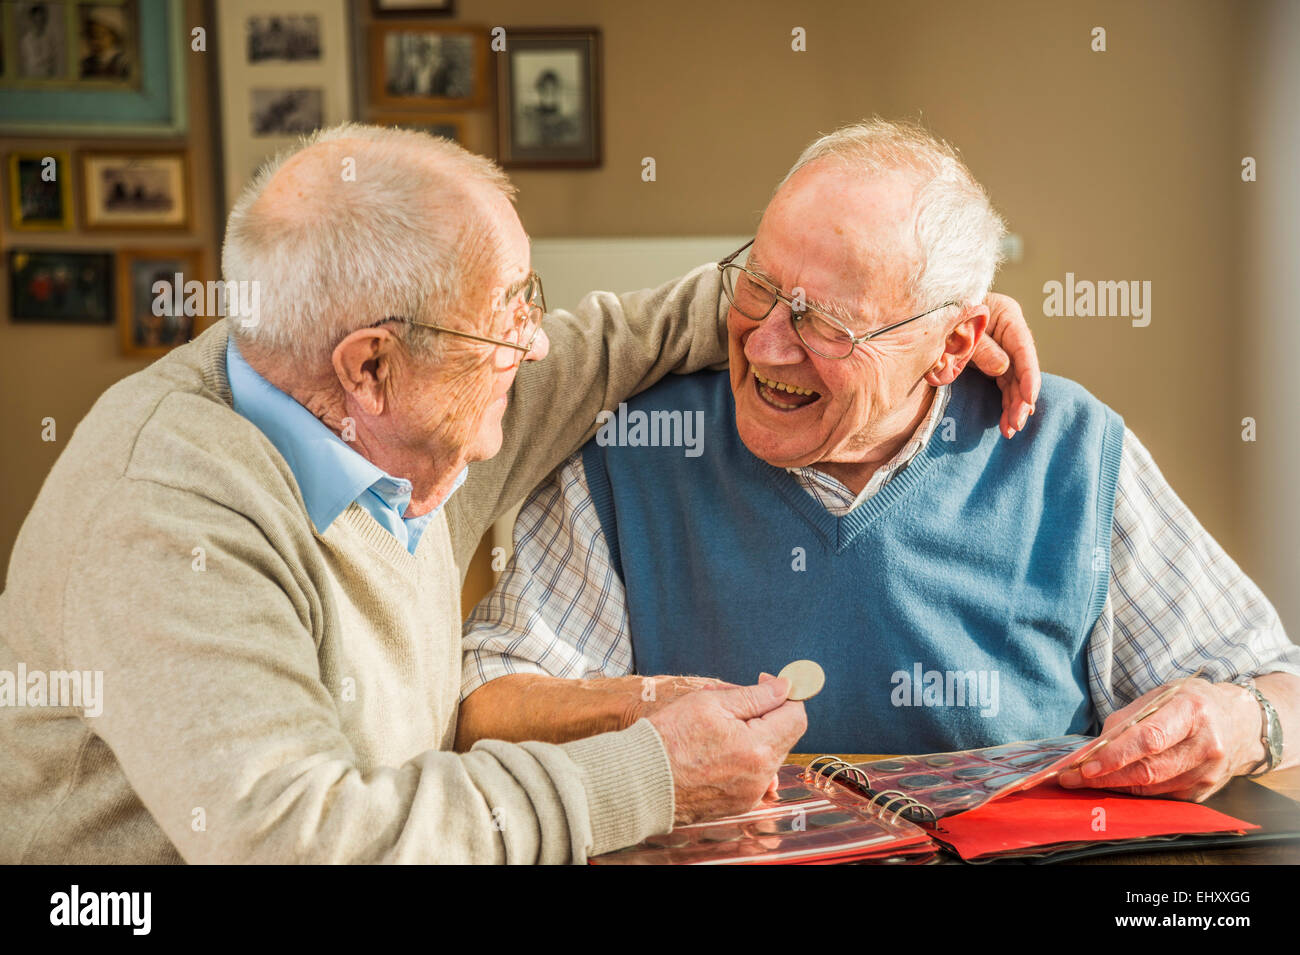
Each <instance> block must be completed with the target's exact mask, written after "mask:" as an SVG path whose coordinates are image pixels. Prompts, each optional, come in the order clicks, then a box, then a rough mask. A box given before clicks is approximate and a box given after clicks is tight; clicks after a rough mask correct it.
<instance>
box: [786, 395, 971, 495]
mask: <svg viewBox="0 0 1300 955" xmlns="http://www.w3.org/2000/svg"><path fill="white" fill-rule="evenodd" d="M951 388H952V386H951V385H940V386H939V387H938V388H936V389H935V391H934V398H933V399H932V400H931V402H930V410H929V412H928V413H927V414H926V416H925V418H924V419H923V420H922V421H921V423H920V424H919V425H917V427H916V430H915V431H914V432H912V436H911V437H910V438H909V439H908V440H907V443H906V444H904V445H903V446H902V447H901V448H899V449H898V453H897V454H895V455H894V456H893V457H892V458H890V459H889V461H888V462H887V463H885V464H883V465H881V466H880V467H879V468H878V469H877V470H876V473H875V474H873V475H872V476H871V480H869V481H868V482H867V484H866V487H864V488H863V489H862V490H861V491H860V492H859V493H858V494H857V495H856V496H855V495H854V494H853V492H852V491H850V490H849V488H848V486H847V485H846V484H844V483H843V482H842V481H840V480H839V479H838V478H833V477H831V476H830V475H829V474H827V473H826V472H825V471H819V470H817V469H816V468H814V467H802V468H786V470H787V471H789V472H790V473H791V474H792V475H794V476H795V478H796V479H799V483H800V484H801V485H802V486H803V487H804V489H805V490H808V491H809V493H811V494H813V496H814V497H818V496H820V495H818V494H817V493H815V492H814V490H813V488H818V489H821V490H824V491H826V492H827V495H828V498H829V501H823V504H824V505H826V506H827V507H829V506H830V503H831V502H833V503H834V504H835V506H836V510H842V511H843V513H845V514H847V513H849V512H850V511H853V510H855V509H856V508H857V507H858V505H860V504H862V503H863V502H864V501H866V500H867V499H868V498H870V497H871V496H872V495H874V494H875V493H876V492H877V491H879V490H880V488H881V487H883V486H884V485H885V484H886V483H887V482H888V481H889V479H890V478H892V477H893V476H894V475H895V474H897V473H898V472H899V471H901V470H902V469H903V468H905V467H907V465H908V464H910V463H911V461H912V459H913V458H914V457H916V456H917V455H918V454H920V453H921V449H922V448H924V447H925V446H926V445H927V444H929V443H930V439H931V438H933V437H934V432H935V431H936V430H938V427H939V425H940V424H941V423H942V421H943V415H944V412H945V411H946V410H947V408H948V398H949V395H950V393H951Z"/></svg>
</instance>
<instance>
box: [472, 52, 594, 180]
mask: <svg viewBox="0 0 1300 955" xmlns="http://www.w3.org/2000/svg"><path fill="white" fill-rule="evenodd" d="M506 36H507V37H508V38H509V45H508V49H507V51H506V53H505V54H504V55H499V56H498V57H497V90H498V95H497V147H498V157H499V161H500V163H501V165H503V166H506V167H514V168H537V169H548V168H552V169H558V168H569V169H578V168H589V167H593V166H599V165H600V164H601V116H600V110H601V97H600V77H601V73H600V31H599V30H596V29H581V28H569V27H565V28H557V29H553V30H538V29H534V30H512V29H507V30H506Z"/></svg>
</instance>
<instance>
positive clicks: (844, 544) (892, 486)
mask: <svg viewBox="0 0 1300 955" xmlns="http://www.w3.org/2000/svg"><path fill="white" fill-rule="evenodd" d="M961 399H962V396H961V395H960V394H959V393H958V389H957V388H956V386H955V383H954V387H953V390H952V392H951V393H950V395H949V399H948V409H949V410H952V409H954V408H959V407H960V404H961ZM731 412H732V413H731V416H730V418H729V422H728V423H729V426H730V428H731V430H732V432H733V436H734V439H735V441H736V443H737V444H738V445H739V447H740V451H741V458H742V459H743V460H744V461H745V462H746V464H748V466H749V467H750V468H751V469H752V470H754V471H755V472H756V473H758V474H761V475H762V476H763V478H764V479H766V480H767V481H769V482H771V483H772V484H773V485H774V486H775V487H776V489H777V491H778V492H780V494H781V496H782V497H784V498H785V500H786V502H787V503H788V504H789V505H790V507H791V508H792V509H793V510H794V511H795V513H796V514H798V515H799V516H800V517H802V518H803V519H804V520H805V521H807V522H808V523H809V524H810V525H812V527H813V529H814V530H815V531H817V533H818V534H820V535H821V536H822V538H823V539H824V540H825V541H826V543H827V545H828V546H829V547H830V548H831V550H832V551H834V552H835V553H837V554H842V553H843V552H844V551H846V550H848V549H849V548H850V547H852V546H854V544H855V542H856V541H857V540H858V538H859V537H860V536H861V535H862V534H863V533H864V532H865V531H866V530H867V529H868V528H870V527H871V525H872V524H874V523H875V522H876V521H877V520H878V519H880V518H881V517H882V516H884V515H885V514H887V513H888V512H889V511H890V510H891V509H892V508H893V506H894V505H895V504H896V503H897V502H898V501H899V500H901V499H902V498H903V497H904V496H905V495H906V494H907V493H908V492H909V491H911V489H912V488H914V487H916V486H917V485H918V484H920V483H921V481H922V480H924V478H925V476H926V474H927V473H928V471H929V470H930V466H931V465H932V464H934V463H935V461H937V460H938V459H939V458H942V457H944V456H945V455H946V454H947V448H945V447H944V446H943V442H941V441H936V440H935V435H934V434H933V433H932V434H931V435H930V440H928V441H927V442H926V443H925V446H924V447H923V448H921V450H919V451H918V452H917V453H916V454H915V456H913V458H912V460H911V461H910V462H909V463H908V464H907V466H906V467H905V468H903V470H902V473H900V474H896V475H894V476H893V477H892V478H890V479H889V481H888V482H886V484H885V486H884V487H882V488H881V489H880V490H879V491H877V492H876V493H875V494H874V495H872V496H871V497H870V498H869V499H867V500H866V501H863V502H862V503H861V504H859V505H858V506H857V507H855V508H854V509H853V510H851V511H849V513H847V514H845V515H843V516H842V517H836V516H835V515H834V514H832V513H831V512H830V511H828V510H826V508H825V507H823V506H822V504H821V502H819V501H818V500H817V499H816V498H814V497H813V496H812V495H811V494H809V493H808V492H807V491H806V490H804V489H803V487H801V486H800V485H799V482H798V481H796V480H795V478H794V476H793V475H792V474H790V472H789V471H787V470H785V469H784V468H779V467H775V466H774V465H771V464H768V463H767V462H766V461H764V460H763V459H762V458H760V457H758V456H757V455H755V454H754V453H753V452H752V451H750V450H749V448H747V447H746V446H745V443H744V441H742V440H741V439H740V434H739V432H737V431H736V416H735V405H734V401H733V403H732V407H731Z"/></svg>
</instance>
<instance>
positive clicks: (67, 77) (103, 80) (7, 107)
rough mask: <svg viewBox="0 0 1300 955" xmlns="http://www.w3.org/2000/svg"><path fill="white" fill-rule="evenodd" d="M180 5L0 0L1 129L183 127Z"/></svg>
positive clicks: (130, 131)
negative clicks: (0, 60) (0, 36)
mask: <svg viewBox="0 0 1300 955" xmlns="http://www.w3.org/2000/svg"><path fill="white" fill-rule="evenodd" d="M183 14H184V0H46V2H12V3H11V2H8V0H6V2H4V3H0V31H3V34H4V36H3V41H2V42H3V47H2V52H3V60H4V62H3V64H2V65H0V90H3V91H5V95H0V132H4V133H7V134H16V135H38V136H40V135H52V134H64V135H71V136H135V135H146V136H147V135H161V136H177V135H180V134H183V133H184V132H185V128H186V122H187V119H186V109H185V104H186V90H185V57H186V56H187V55H188V54H189V40H190V38H189V28H188V27H187V26H186V24H185V18H184V15H183ZM12 90H18V91H21V92H20V94H15V93H13V92H9V91H12Z"/></svg>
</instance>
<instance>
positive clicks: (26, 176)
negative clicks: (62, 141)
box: [9, 150, 72, 230]
mask: <svg viewBox="0 0 1300 955" xmlns="http://www.w3.org/2000/svg"><path fill="white" fill-rule="evenodd" d="M9 225H10V226H11V227H13V228H14V229H18V230H34V229H71V228H72V160H71V159H69V158H68V154H67V153H65V152H59V151H57V150H50V151H49V152H39V151H37V152H14V153H10V154H9Z"/></svg>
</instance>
